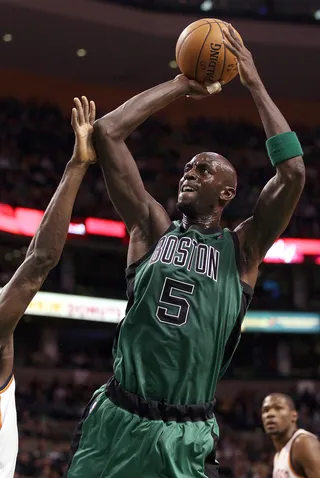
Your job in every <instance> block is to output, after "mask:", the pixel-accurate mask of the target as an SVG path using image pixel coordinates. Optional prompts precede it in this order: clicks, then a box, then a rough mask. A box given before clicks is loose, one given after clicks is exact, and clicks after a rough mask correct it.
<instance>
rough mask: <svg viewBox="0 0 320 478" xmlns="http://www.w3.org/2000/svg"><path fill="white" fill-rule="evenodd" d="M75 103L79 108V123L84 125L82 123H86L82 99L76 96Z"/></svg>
mask: <svg viewBox="0 0 320 478" xmlns="http://www.w3.org/2000/svg"><path fill="white" fill-rule="evenodd" d="M74 104H75V106H76V108H77V113H78V123H79V125H82V124H84V114H83V108H82V104H81V101H80V100H79V98H74Z"/></svg>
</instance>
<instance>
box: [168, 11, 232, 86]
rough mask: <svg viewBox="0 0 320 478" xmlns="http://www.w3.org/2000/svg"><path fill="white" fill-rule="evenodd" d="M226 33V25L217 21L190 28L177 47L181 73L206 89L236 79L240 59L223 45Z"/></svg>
mask: <svg viewBox="0 0 320 478" xmlns="http://www.w3.org/2000/svg"><path fill="white" fill-rule="evenodd" d="M227 29H228V24H227V23H226V22H223V21H222V20H217V19H214V18H203V19H201V20H198V21H196V22H193V23H191V24H190V25H189V26H187V28H185V29H184V30H183V32H182V33H181V35H180V36H179V38H178V41H177V45H176V61H177V64H178V67H179V68H180V70H181V72H182V73H183V74H184V75H186V76H187V77H188V78H190V79H191V80H196V81H198V82H199V83H202V84H206V85H207V84H211V83H214V82H215V81H219V82H223V83H228V82H229V81H231V80H232V79H233V78H234V77H235V76H237V74H238V66H237V59H236V57H235V56H234V55H233V53H231V52H230V51H229V50H228V49H227V48H226V47H225V45H224V43H223V42H222V40H223V31H224V30H227ZM236 33H237V34H238V35H239V33H238V32H236ZM239 38H241V37H240V35H239Z"/></svg>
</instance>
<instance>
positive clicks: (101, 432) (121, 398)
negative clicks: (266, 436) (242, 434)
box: [64, 378, 219, 478]
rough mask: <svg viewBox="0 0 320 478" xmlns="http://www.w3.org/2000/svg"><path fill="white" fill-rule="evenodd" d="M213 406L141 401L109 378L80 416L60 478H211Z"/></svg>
mask: <svg viewBox="0 0 320 478" xmlns="http://www.w3.org/2000/svg"><path fill="white" fill-rule="evenodd" d="M213 406H214V402H210V403H207V404H201V405H191V406H187V405H185V406H184V405H181V406H175V405H169V404H167V403H166V402H155V401H146V400H143V399H142V398H141V397H138V396H137V395H134V394H132V393H129V392H127V391H125V390H124V389H123V388H122V387H121V386H120V384H119V383H118V382H117V381H116V380H115V379H114V378H112V379H111V380H110V381H109V382H108V384H107V385H103V386H102V387H101V388H100V389H99V390H97V391H96V392H95V393H94V394H93V397H92V399H91V400H90V402H89V404H88V406H87V408H86V409H85V411H84V414H83V416H82V419H81V421H80V423H79V425H78V426H77V428H76V430H75V434H74V438H73V441H72V444H71V455H70V460H69V466H68V469H67V470H66V472H65V475H64V476H65V477H68V478H206V477H207V478H217V477H218V470H217V462H216V460H215V445H216V441H217V439H218V433H219V429H218V425H217V422H216V419H215V416H214V413H213Z"/></svg>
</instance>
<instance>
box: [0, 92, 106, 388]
mask: <svg viewBox="0 0 320 478" xmlns="http://www.w3.org/2000/svg"><path fill="white" fill-rule="evenodd" d="M75 104H76V108H73V111H72V126H73V129H74V131H75V135H76V142H75V148H74V153H73V156H72V158H71V160H70V161H69V163H68V164H67V166H66V169H65V171H64V174H63V177H62V179H61V182H60V184H59V186H58V188H57V190H56V192H55V194H54V196H53V197H52V199H51V201H50V204H49V206H48V207H47V209H46V212H45V214H44V216H43V219H42V221H41V224H40V226H39V228H38V231H37V232H36V234H35V236H34V238H33V239H32V241H31V244H30V247H29V249H28V252H27V255H26V258H25V260H24V262H23V263H22V265H21V266H20V267H19V269H18V270H17V271H16V273H15V274H14V276H13V277H12V279H11V280H10V281H9V282H8V284H7V285H6V286H5V287H4V288H3V289H2V291H1V293H0V386H1V384H2V383H3V382H4V381H5V380H6V378H7V377H8V376H9V374H10V373H11V371H12V367H13V331H14V329H15V327H16V325H17V323H18V321H19V320H20V318H21V317H22V315H23V314H24V312H25V310H26V308H27V307H28V305H29V304H30V302H31V300H32V299H33V297H34V296H35V294H36V293H37V292H38V291H39V289H40V287H41V286H42V284H43V282H44V280H45V279H46V277H47V275H48V273H49V271H50V270H51V269H52V268H53V267H55V266H56V264H57V263H58V261H59V259H60V256H61V253H62V250H63V247H64V244H65V242H66V239H67V234H68V228H69V224H70V219H71V213H72V209H73V205H74V201H75V198H76V195H77V193H78V190H79V187H80V184H81V182H82V180H83V178H84V176H85V173H86V171H87V170H88V167H89V165H90V163H92V162H94V161H95V160H96V154H95V150H94V148H93V145H92V131H93V126H92V125H93V122H94V119H95V106H94V103H91V107H90V108H89V104H88V101H87V100H86V102H84V104H83V107H82V106H81V103H80V102H79V100H77V99H76V100H75Z"/></svg>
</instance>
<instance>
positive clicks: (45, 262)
mask: <svg viewBox="0 0 320 478" xmlns="http://www.w3.org/2000/svg"><path fill="white" fill-rule="evenodd" d="M59 259H60V254H59V253H58V251H56V250H55V249H48V250H46V249H38V248H36V249H35V250H34V251H33V252H32V254H31V256H30V260H31V261H32V262H33V264H34V267H35V268H36V269H41V270H44V271H50V270H51V269H53V268H54V267H55V266H56V265H57V264H58V262H59Z"/></svg>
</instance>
